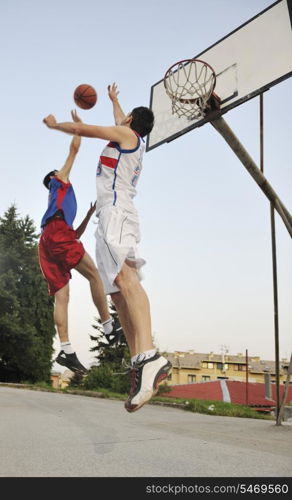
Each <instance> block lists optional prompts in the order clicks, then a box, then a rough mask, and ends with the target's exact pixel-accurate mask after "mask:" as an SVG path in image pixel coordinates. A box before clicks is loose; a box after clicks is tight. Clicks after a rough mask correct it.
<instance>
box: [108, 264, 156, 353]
mask: <svg viewBox="0 0 292 500" xmlns="http://www.w3.org/2000/svg"><path fill="white" fill-rule="evenodd" d="M115 284H116V285H117V286H118V288H119V290H120V293H121V296H122V297H121V299H120V302H121V301H122V302H121V306H120V309H122V310H123V311H124V316H125V320H126V321H127V324H128V326H129V327H130V330H129V331H130V332H133V334H134V335H135V339H134V342H133V340H132V341H130V342H131V349H130V351H131V356H134V355H136V354H139V353H141V352H144V351H148V350H150V349H154V345H153V341H152V335H151V316H150V304H149V300H148V296H147V294H146V292H145V290H144V289H143V287H142V286H141V283H140V280H139V277H138V274H137V271H136V269H135V268H134V267H131V266H129V265H128V264H127V263H126V262H125V263H124V264H123V266H122V269H121V271H120V272H119V274H118V276H117V277H116V280H115ZM132 336H133V335H132Z"/></svg>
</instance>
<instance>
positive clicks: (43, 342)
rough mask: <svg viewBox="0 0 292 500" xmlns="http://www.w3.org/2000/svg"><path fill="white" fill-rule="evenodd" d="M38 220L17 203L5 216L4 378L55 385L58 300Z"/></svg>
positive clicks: (1, 265) (1, 282) (0, 371)
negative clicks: (44, 262) (43, 259)
mask: <svg viewBox="0 0 292 500" xmlns="http://www.w3.org/2000/svg"><path fill="white" fill-rule="evenodd" d="M37 240H38V235H37V234H36V229H35V226H34V223H33V221H32V220H31V219H30V218H29V216H26V217H24V218H20V217H19V215H18V214H17V210H16V207H15V205H11V206H10V207H9V208H8V210H7V211H6V212H5V213H4V215H3V217H0V380H1V381H9V382H21V381H31V382H36V381H47V382H49V381H50V372H51V365H52V362H51V357H52V352H53V338H54V335H55V327H54V321H53V298H52V297H50V296H48V291H47V284H46V282H45V280H44V278H43V276H42V274H41V271H40V268H39V264H38V248H37Z"/></svg>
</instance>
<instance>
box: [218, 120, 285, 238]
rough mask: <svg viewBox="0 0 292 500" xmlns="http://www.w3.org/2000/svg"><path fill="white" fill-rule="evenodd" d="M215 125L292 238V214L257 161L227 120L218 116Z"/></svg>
mask: <svg viewBox="0 0 292 500" xmlns="http://www.w3.org/2000/svg"><path fill="white" fill-rule="evenodd" d="M210 123H211V124H212V125H213V127H214V128H215V129H216V130H217V131H218V132H219V133H220V134H221V135H222V137H223V138H224V139H225V141H226V142H227V144H229V146H230V147H231V149H232V150H233V151H234V153H235V154H236V156H237V157H238V158H239V159H240V161H241V163H242V164H243V165H244V166H245V168H246V169H247V171H248V172H249V173H250V175H251V176H252V177H253V179H254V180H255V181H256V183H257V184H258V186H259V187H260V188H261V190H262V191H263V192H264V194H265V195H266V196H267V198H268V199H269V200H270V201H271V202H272V203H273V206H274V207H275V209H276V210H277V212H278V213H279V215H280V216H281V218H282V220H283V222H284V224H285V226H286V228H287V230H288V232H289V234H290V236H291V238H292V216H291V214H290V213H289V211H288V210H287V208H286V207H285V206H284V204H283V203H282V201H281V200H280V198H279V197H278V195H277V193H276V192H275V191H274V189H273V188H272V186H271V185H270V183H269V182H268V181H267V179H266V178H265V176H264V175H263V173H262V172H261V171H260V169H259V168H258V166H257V165H256V163H255V162H254V161H253V159H252V158H251V157H250V156H249V154H248V152H247V151H246V150H245V148H244V147H243V145H242V144H241V143H240V141H239V140H238V139H237V137H236V135H235V134H234V133H233V131H232V130H231V129H230V127H229V126H228V124H227V123H226V121H225V120H224V119H223V118H222V116H221V117H220V118H216V119H215V120H213V121H210Z"/></svg>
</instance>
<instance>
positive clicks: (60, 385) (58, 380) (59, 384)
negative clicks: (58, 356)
mask: <svg viewBox="0 0 292 500" xmlns="http://www.w3.org/2000/svg"><path fill="white" fill-rule="evenodd" d="M73 375H74V373H73V372H72V371H71V370H65V371H64V373H61V372H56V371H53V372H52V373H51V381H52V387H54V389H64V388H65V387H67V386H68V385H69V383H70V380H71V378H72V377H73Z"/></svg>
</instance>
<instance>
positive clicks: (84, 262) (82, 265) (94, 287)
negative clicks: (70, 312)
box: [75, 252, 122, 344]
mask: <svg viewBox="0 0 292 500" xmlns="http://www.w3.org/2000/svg"><path fill="white" fill-rule="evenodd" d="M75 269H76V271H78V272H79V273H80V274H82V276H84V277H85V278H86V279H87V280H88V281H89V285H90V291H91V296H92V300H93V302H94V305H95V306H96V308H97V310H98V312H99V315H100V320H101V322H102V325H103V329H104V333H105V336H106V338H107V340H108V342H109V343H110V344H113V343H115V342H117V341H118V340H119V338H120V334H121V332H122V328H121V325H120V324H119V322H118V321H114V320H113V318H112V317H111V315H110V312H109V307H108V302H107V298H106V295H105V292H104V287H103V283H102V280H101V278H100V275H99V272H98V269H97V267H96V266H95V264H94V262H93V260H92V258H91V257H90V255H89V254H88V253H87V252H85V254H84V256H83V257H82V259H81V260H80V262H79V263H78V264H77V266H76V267H75Z"/></svg>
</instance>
